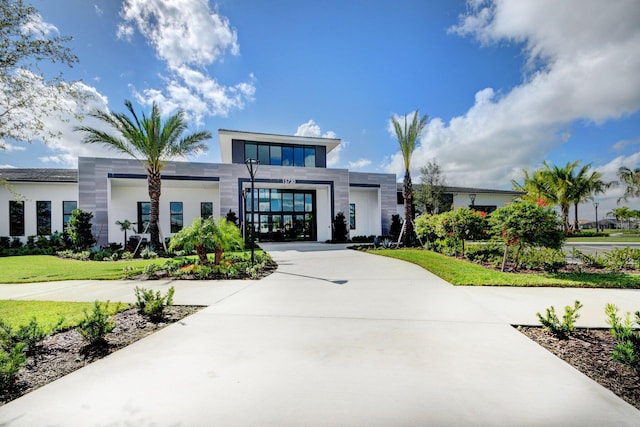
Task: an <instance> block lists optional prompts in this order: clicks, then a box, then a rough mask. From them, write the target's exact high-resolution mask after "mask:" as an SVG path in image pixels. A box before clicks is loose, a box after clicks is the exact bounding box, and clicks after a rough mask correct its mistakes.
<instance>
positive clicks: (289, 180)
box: [282, 178, 296, 184]
mask: <svg viewBox="0 0 640 427" xmlns="http://www.w3.org/2000/svg"><path fill="white" fill-rule="evenodd" d="M282 183H283V184H295V183H296V179H295V178H282Z"/></svg>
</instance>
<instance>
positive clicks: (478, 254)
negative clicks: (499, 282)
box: [465, 242, 503, 265]
mask: <svg viewBox="0 0 640 427" xmlns="http://www.w3.org/2000/svg"><path fill="white" fill-rule="evenodd" d="M502 252H503V249H502V247H500V246H499V245H497V244H495V243H493V242H489V243H487V244H479V245H469V246H468V247H467V250H466V252H465V256H466V257H467V259H468V260H469V261H473V262H476V263H479V264H482V263H485V262H486V263H489V264H491V265H500V262H502Z"/></svg>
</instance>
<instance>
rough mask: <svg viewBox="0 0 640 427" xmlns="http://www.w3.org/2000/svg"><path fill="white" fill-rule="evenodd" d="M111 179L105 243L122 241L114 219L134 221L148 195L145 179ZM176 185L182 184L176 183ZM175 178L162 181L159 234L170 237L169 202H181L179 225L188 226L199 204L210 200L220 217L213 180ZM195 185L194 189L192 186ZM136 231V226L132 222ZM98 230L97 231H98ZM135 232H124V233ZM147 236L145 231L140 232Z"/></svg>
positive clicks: (218, 192)
mask: <svg viewBox="0 0 640 427" xmlns="http://www.w3.org/2000/svg"><path fill="white" fill-rule="evenodd" d="M131 181H134V180H129V182H124V181H120V182H112V183H111V186H110V197H111V201H110V203H109V242H117V243H123V241H124V232H122V231H120V227H119V226H118V225H116V223H115V222H116V221H122V220H125V219H128V220H129V221H131V222H137V221H138V202H148V201H149V194H148V192H147V182H146V180H135V181H138V183H135V182H131ZM180 184H182V185H184V186H180ZM196 184H197V185H194V184H190V183H189V182H182V181H176V182H171V183H166V182H165V181H163V186H162V195H161V197H160V230H161V232H162V236H163V237H165V238H166V237H170V236H172V233H170V230H171V225H170V211H169V206H170V203H171V202H182V209H183V224H184V226H185V227H186V226H188V225H190V224H191V223H192V222H193V220H194V219H195V218H197V217H199V216H200V203H201V202H212V203H213V216H214V218H217V217H219V216H220V191H219V189H218V184H217V183H196ZM194 187H195V188H194ZM133 228H134V230H135V231H137V225H134V227H133ZM98 232H99V231H98ZM133 234H137V233H135V232H133V233H132V232H127V236H131V235H133ZM142 236H143V237H146V238H147V239H148V238H149V237H150V236H149V234H144V235H142Z"/></svg>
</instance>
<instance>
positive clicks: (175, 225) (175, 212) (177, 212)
mask: <svg viewBox="0 0 640 427" xmlns="http://www.w3.org/2000/svg"><path fill="white" fill-rule="evenodd" d="M169 211H170V214H169V216H170V224H171V232H172V233H177V232H178V231H180V230H182V225H183V220H184V216H183V211H182V202H171V203H169Z"/></svg>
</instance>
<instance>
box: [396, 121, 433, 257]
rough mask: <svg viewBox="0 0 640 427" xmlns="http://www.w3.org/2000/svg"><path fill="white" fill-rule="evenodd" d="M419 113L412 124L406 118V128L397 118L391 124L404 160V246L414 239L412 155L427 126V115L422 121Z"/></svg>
mask: <svg viewBox="0 0 640 427" xmlns="http://www.w3.org/2000/svg"><path fill="white" fill-rule="evenodd" d="M418 117H419V112H418V111H416V112H415V113H414V114H413V120H412V121H411V124H408V123H407V116H404V126H402V125H401V124H400V122H399V121H398V119H397V118H396V117H395V116H391V122H392V123H393V128H394V130H395V132H396V137H397V138H398V144H399V145H400V152H401V153H402V159H403V160H404V180H403V183H402V195H403V197H404V223H405V226H404V244H405V246H410V245H411V243H412V239H413V184H412V183H411V173H410V172H409V168H410V166H411V155H412V154H413V151H414V150H415V148H416V143H417V141H418V137H419V136H420V134H421V133H422V130H423V129H424V127H425V125H426V124H427V115H424V116H422V117H421V118H420V119H418Z"/></svg>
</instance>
